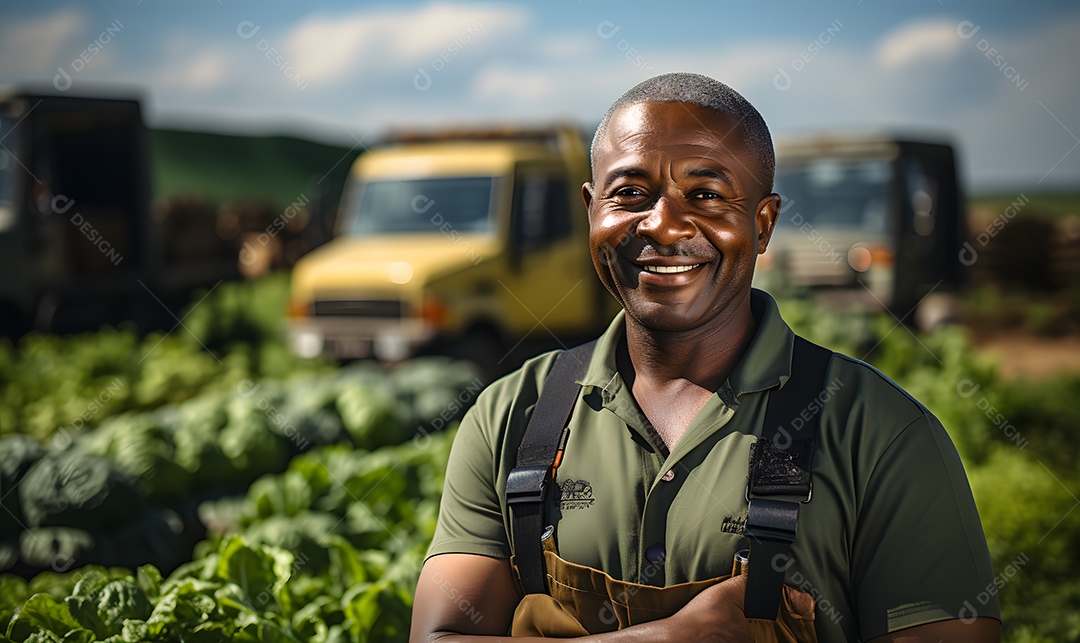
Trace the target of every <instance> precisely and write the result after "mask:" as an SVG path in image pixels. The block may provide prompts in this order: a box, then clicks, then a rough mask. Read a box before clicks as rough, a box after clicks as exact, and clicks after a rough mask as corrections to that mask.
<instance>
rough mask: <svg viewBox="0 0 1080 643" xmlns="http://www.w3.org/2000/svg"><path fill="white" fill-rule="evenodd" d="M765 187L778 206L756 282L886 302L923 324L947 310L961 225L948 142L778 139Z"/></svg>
mask: <svg viewBox="0 0 1080 643" xmlns="http://www.w3.org/2000/svg"><path fill="white" fill-rule="evenodd" d="M774 190H775V191H776V192H777V193H778V194H780V195H781V197H782V198H783V206H782V209H781V214H780V220H779V222H778V224H777V228H776V231H775V232H774V236H773V240H772V242H771V244H770V246H769V251H768V252H767V253H765V254H764V255H761V256H760V257H759V260H758V270H757V274H756V275H755V284H756V285H760V286H761V287H764V288H766V289H768V290H770V291H773V292H777V293H788V294H808V295H811V296H816V297H819V298H823V299H825V300H826V301H828V302H829V303H830V304H835V305H837V306H861V307H875V308H887V309H888V310H890V311H891V312H892V313H893V314H894V315H896V317H897V318H899V319H903V320H904V321H905V322H906V323H910V324H914V325H916V326H918V327H919V328H921V329H924V330H927V329H930V328H933V327H934V326H936V325H938V324H940V323H942V322H945V321H949V320H950V319H951V318H952V317H953V315H954V313H955V307H956V299H955V293H956V292H957V291H958V290H959V289H960V288H961V287H962V285H963V279H964V271H963V266H962V264H961V262H960V256H959V251H960V248H961V243H962V241H963V239H964V238H965V237H964V236H963V235H964V230H965V225H966V224H965V215H964V202H963V199H962V195H961V190H960V185H959V181H958V179H957V172H956V158H955V153H954V151H953V148H952V146H950V145H949V144H947V143H944V142H932V141H926V140H916V139H912V138H908V137H901V136H870V135H860V136H855V135H844V136H830V135H818V136H815V137H812V138H804V139H801V140H789V141H781V142H779V143H778V145H777V168H776V183H775V187H774Z"/></svg>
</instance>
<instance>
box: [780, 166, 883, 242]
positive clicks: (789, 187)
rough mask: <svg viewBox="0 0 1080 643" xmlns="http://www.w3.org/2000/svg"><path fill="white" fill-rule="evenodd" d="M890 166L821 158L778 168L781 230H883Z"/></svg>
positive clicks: (881, 231)
mask: <svg viewBox="0 0 1080 643" xmlns="http://www.w3.org/2000/svg"><path fill="white" fill-rule="evenodd" d="M890 168H891V162H890V161H888V160H886V159H872V160H865V159H862V160H840V159H821V160H816V161H811V162H809V163H807V164H803V165H792V166H788V167H783V166H781V167H778V168H777V172H776V184H775V186H774V187H773V190H774V191H775V192H776V193H777V194H779V195H780V196H781V197H782V199H783V206H782V209H781V212H782V213H783V214H781V215H780V221H779V223H780V225H796V226H797V225H803V224H804V223H807V222H808V223H810V224H811V225H813V226H815V227H818V228H850V229H857V230H863V231H867V232H880V233H884V232H885V231H886V224H887V217H888V203H889V178H890V175H891V171H890Z"/></svg>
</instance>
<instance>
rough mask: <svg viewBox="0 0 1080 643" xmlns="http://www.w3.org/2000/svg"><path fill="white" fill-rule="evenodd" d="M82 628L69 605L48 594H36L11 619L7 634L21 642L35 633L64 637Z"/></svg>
mask: <svg viewBox="0 0 1080 643" xmlns="http://www.w3.org/2000/svg"><path fill="white" fill-rule="evenodd" d="M81 628H82V626H81V625H80V624H79V622H78V621H77V620H75V617H73V616H72V615H71V611H70V610H68V607H67V605H65V604H64V603H62V602H61V601H58V600H56V599H55V598H53V597H52V596H50V595H48V594H34V595H33V596H31V597H30V600H28V601H26V604H25V605H23V608H22V610H20V611H19V613H18V614H16V615H15V617H14V618H13V619H11V623H10V624H9V625H8V632H7V633H8V636H10V637H11V638H13V639H17V640H21V639H25V638H27V637H29V636H30V635H31V634H33V633H34V632H41V631H45V632H50V633H52V634H55V635H58V636H63V635H64V634H67V633H68V632H69V631H71V630H76V629H81Z"/></svg>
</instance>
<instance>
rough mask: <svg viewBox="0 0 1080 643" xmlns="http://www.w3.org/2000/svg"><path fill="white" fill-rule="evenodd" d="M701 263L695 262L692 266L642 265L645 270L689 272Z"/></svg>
mask: <svg viewBox="0 0 1080 643" xmlns="http://www.w3.org/2000/svg"><path fill="white" fill-rule="evenodd" d="M700 265H701V264H700V263H695V264H694V265H692V266H650V265H648V264H645V265H643V266H642V268H644V269H645V272H664V273H669V272H689V271H691V270H693V269H694V268H697V267H698V266H700Z"/></svg>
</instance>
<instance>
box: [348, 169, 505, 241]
mask: <svg viewBox="0 0 1080 643" xmlns="http://www.w3.org/2000/svg"><path fill="white" fill-rule="evenodd" d="M494 185H495V180H494V179H493V178H492V177H490V176H469V177H452V178H437V179H410V180H407V181H371V182H367V183H359V184H357V185H355V186H354V187H353V194H352V195H350V197H349V200H348V201H347V202H346V206H345V207H346V217H347V218H346V232H347V234H350V235H360V236H369V235H378V234H402V233H404V234H410V233H413V234H418V233H425V232H437V231H439V230H442V231H443V232H446V231H448V230H454V231H457V232H458V233H461V234H467V233H474V234H475V233H486V232H491V231H492V222H491V219H492V217H491V203H492V190H493V188H494Z"/></svg>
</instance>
